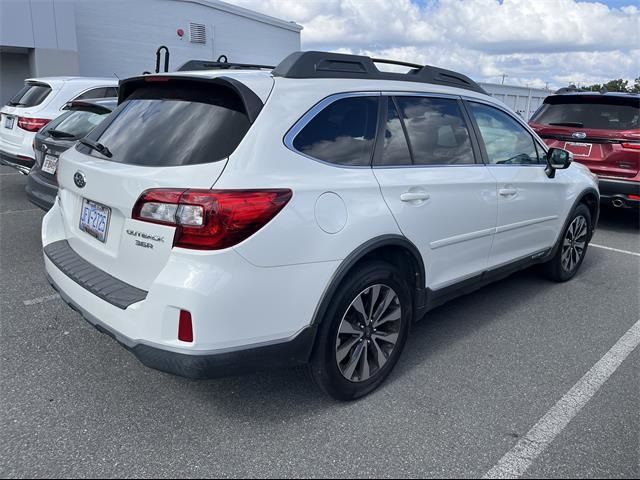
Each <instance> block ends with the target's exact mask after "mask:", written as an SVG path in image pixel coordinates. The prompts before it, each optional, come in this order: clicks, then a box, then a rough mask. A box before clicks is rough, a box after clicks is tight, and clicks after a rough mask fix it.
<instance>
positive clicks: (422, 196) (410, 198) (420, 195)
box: [400, 192, 431, 202]
mask: <svg viewBox="0 0 640 480" xmlns="http://www.w3.org/2000/svg"><path fill="white" fill-rule="evenodd" d="M429 198H431V195H429V194H428V193H427V192H405V193H403V194H402V195H400V200H402V201H403V202H415V201H417V200H429Z"/></svg>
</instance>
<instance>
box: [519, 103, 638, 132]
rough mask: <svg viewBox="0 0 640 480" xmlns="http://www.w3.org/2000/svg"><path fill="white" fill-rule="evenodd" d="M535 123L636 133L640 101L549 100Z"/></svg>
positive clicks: (533, 119)
mask: <svg viewBox="0 0 640 480" xmlns="http://www.w3.org/2000/svg"><path fill="white" fill-rule="evenodd" d="M531 122H532V123H537V124H541V125H555V126H563V127H576V128H594V129H602V130H633V129H637V128H640V101H639V100H638V99H637V98H634V97H630V98H624V97H606V96H581V95H575V96H566V97H564V96H557V97H549V98H547V99H546V100H545V103H544V104H543V105H542V107H540V110H539V111H538V112H536V114H535V115H534V116H533V118H532V119H531Z"/></svg>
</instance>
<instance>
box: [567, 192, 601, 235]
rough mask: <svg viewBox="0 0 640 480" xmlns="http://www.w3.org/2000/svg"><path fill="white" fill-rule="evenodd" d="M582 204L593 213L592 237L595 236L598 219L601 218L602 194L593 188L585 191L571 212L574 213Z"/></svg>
mask: <svg viewBox="0 0 640 480" xmlns="http://www.w3.org/2000/svg"><path fill="white" fill-rule="evenodd" d="M580 203H583V204H585V205H586V206H587V208H588V209H589V212H590V213H591V236H593V232H594V231H595V229H596V225H597V223H598V218H599V217H600V194H599V193H598V191H597V190H595V189H593V188H588V189H586V190H584V191H583V192H582V193H581V194H580V195H579V196H578V201H577V202H576V204H575V205H574V206H573V208H572V210H571V211H573V210H574V209H575V208H576V206H577V205H579V204H580Z"/></svg>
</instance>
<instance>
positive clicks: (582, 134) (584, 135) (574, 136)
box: [571, 132, 587, 138]
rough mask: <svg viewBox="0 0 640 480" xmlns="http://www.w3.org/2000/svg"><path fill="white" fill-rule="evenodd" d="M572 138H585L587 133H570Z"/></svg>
mask: <svg viewBox="0 0 640 480" xmlns="http://www.w3.org/2000/svg"><path fill="white" fill-rule="evenodd" d="M571 136H572V137H573V138H587V134H586V133H584V132H575V133H574V134H573V135H571Z"/></svg>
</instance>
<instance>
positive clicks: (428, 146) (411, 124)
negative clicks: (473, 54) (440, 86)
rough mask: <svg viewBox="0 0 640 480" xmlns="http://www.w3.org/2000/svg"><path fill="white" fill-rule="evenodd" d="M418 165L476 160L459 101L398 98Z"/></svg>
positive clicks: (464, 162)
mask: <svg viewBox="0 0 640 480" xmlns="http://www.w3.org/2000/svg"><path fill="white" fill-rule="evenodd" d="M396 100H397V102H398V106H399V107H400V113H401V116H402V119H403V121H404V123H405V126H406V129H407V134H408V135H409V143H410V145H411V150H412V152H413V163H414V164H415V165H460V164H462V165H465V164H472V163H475V159H474V156H473V148H472V147H471V139H470V137H469V130H468V128H467V125H466V122H465V120H464V117H463V116H462V112H461V111H460V107H459V105H458V102H457V101H456V100H453V99H448V98H427V97H397V98H396Z"/></svg>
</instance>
